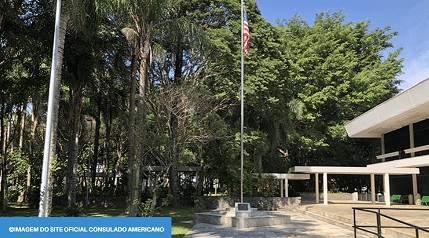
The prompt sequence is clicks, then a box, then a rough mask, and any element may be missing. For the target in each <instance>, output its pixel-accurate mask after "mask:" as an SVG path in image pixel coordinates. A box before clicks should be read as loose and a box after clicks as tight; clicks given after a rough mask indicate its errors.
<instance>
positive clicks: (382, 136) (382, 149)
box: [381, 134, 386, 162]
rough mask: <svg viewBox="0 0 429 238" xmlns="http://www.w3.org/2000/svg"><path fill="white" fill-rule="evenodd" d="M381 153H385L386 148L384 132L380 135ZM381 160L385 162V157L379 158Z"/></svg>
mask: <svg viewBox="0 0 429 238" xmlns="http://www.w3.org/2000/svg"><path fill="white" fill-rule="evenodd" d="M381 154H382V155H384V154H386V148H385V147H384V134H382V135H381ZM381 161H383V162H386V158H383V159H381Z"/></svg>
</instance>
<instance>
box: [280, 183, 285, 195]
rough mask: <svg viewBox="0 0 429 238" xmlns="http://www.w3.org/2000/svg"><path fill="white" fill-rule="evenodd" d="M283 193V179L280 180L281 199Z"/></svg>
mask: <svg viewBox="0 0 429 238" xmlns="http://www.w3.org/2000/svg"><path fill="white" fill-rule="evenodd" d="M283 191H284V188H283V179H280V197H283Z"/></svg>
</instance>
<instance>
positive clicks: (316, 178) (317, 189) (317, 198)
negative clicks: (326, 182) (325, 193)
mask: <svg viewBox="0 0 429 238" xmlns="http://www.w3.org/2000/svg"><path fill="white" fill-rule="evenodd" d="M314 180H315V188H316V189H315V190H316V191H315V193H316V203H319V174H318V173H315V174H314Z"/></svg>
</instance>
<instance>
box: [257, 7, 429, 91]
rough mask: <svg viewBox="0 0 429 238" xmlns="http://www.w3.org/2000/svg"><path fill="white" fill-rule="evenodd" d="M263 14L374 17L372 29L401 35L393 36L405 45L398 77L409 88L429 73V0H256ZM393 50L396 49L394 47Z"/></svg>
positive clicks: (309, 18)
mask: <svg viewBox="0 0 429 238" xmlns="http://www.w3.org/2000/svg"><path fill="white" fill-rule="evenodd" d="M255 1H256V3H257V5H258V7H259V9H260V10H261V12H262V16H263V17H264V18H265V19H266V20H267V21H269V22H271V23H273V24H276V20H277V19H279V20H283V19H291V18H292V17H293V16H294V15H296V14H298V15H300V16H301V18H303V19H305V20H306V21H307V23H309V24H312V23H313V21H314V18H315V15H316V14H317V13H320V12H325V11H331V12H338V11H340V10H342V13H344V14H345V15H346V18H345V22H358V21H364V20H370V21H371V24H370V27H371V29H375V28H384V27H386V26H391V31H397V32H399V35H398V36H396V37H394V39H392V40H391V42H392V43H393V46H394V47H395V48H394V49H393V50H395V49H398V48H400V47H402V48H404V49H403V51H402V53H401V55H400V57H401V58H404V59H405V61H404V63H403V66H404V67H403V69H402V71H403V74H402V75H400V76H399V77H398V78H399V79H401V80H403V81H404V82H403V83H402V84H401V86H400V88H401V89H407V88H409V87H411V86H413V85H414V84H416V83H418V82H419V81H421V80H423V79H426V78H427V77H429V1H428V0H255ZM393 50H392V51H393Z"/></svg>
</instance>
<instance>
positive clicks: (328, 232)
mask: <svg viewBox="0 0 429 238" xmlns="http://www.w3.org/2000/svg"><path fill="white" fill-rule="evenodd" d="M352 207H367V208H370V207H385V208H418V209H422V210H418V211H403V210H395V211H394V210H383V211H382V213H383V214H386V215H389V216H392V217H395V218H398V219H400V220H401V221H405V222H409V223H411V224H414V225H418V226H429V223H428V220H427V217H429V207H427V206H412V205H393V206H391V207H386V206H385V205H383V204H375V205H373V204H368V203H365V202H363V203H343V202H334V203H332V204H329V205H323V204H304V205H302V206H300V208H299V211H285V213H287V214H290V215H291V223H289V224H285V225H281V226H272V227H255V228H246V229H237V228H232V227H221V226H215V225H210V224H205V223H200V224H196V225H195V226H194V227H193V228H192V229H191V230H190V231H189V232H188V233H187V234H186V236H185V238H203V237H204V238H217V237H243V238H244V237H255V238H256V237H258V238H259V237H314V238H316V237H317V238H323V237H326V238H328V237H329V238H336V237H353V231H351V226H352V222H353V209H352ZM303 210H305V211H309V212H313V213H317V214H324V215H325V216H328V217H334V218H336V219H338V220H341V221H343V222H346V223H349V224H350V230H349V229H345V228H341V227H338V226H335V225H331V224H328V223H326V222H323V221H320V220H317V219H316V218H313V217H312V216H309V215H306V214H303V212H302V211H303ZM356 214H357V221H358V222H360V223H361V224H365V225H375V224H376V218H375V215H371V214H367V213H362V212H357V213H356ZM382 225H396V226H397V225H398V224H397V223H396V224H394V223H393V222H391V221H388V220H386V219H382ZM397 231H398V232H400V233H404V234H407V233H408V234H410V235H411V236H410V237H414V235H413V231H412V230H404V229H400V230H397ZM358 237H365V236H363V235H358ZM420 237H429V234H428V235H426V234H422V233H420Z"/></svg>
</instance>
